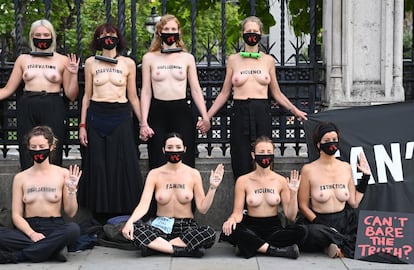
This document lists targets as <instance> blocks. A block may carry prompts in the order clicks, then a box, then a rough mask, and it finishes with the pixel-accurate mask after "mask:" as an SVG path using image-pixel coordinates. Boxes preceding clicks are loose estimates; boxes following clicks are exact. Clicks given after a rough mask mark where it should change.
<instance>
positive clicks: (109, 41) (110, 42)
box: [98, 36, 119, 50]
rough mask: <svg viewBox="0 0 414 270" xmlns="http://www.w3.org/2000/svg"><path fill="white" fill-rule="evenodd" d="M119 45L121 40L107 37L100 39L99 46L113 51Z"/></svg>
mask: <svg viewBox="0 0 414 270" xmlns="http://www.w3.org/2000/svg"><path fill="white" fill-rule="evenodd" d="M118 43H119V39H118V38H117V37H111V36H107V37H101V38H98V44H99V46H100V47H101V48H102V49H105V50H112V49H113V48H115V47H116V46H117V45H118Z"/></svg>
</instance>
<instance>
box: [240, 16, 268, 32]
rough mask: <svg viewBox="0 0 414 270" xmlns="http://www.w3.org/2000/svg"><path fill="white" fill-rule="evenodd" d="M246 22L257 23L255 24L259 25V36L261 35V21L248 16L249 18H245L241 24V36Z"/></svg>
mask: <svg viewBox="0 0 414 270" xmlns="http://www.w3.org/2000/svg"><path fill="white" fill-rule="evenodd" d="M248 22H254V23H257V24H258V25H259V28H260V34H263V23H262V21H261V20H260V19H259V18H258V17H256V16H250V17H247V18H245V19H244V20H243V21H242V22H241V32H242V34H243V32H244V27H245V26H246V23H248Z"/></svg>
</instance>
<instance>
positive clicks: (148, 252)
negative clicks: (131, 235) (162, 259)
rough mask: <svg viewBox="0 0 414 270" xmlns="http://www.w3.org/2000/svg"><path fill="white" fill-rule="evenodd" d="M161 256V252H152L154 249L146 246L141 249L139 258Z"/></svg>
mask: <svg viewBox="0 0 414 270" xmlns="http://www.w3.org/2000/svg"><path fill="white" fill-rule="evenodd" d="M163 254H164V253H162V252H161V251H158V250H154V249H152V248H149V247H146V246H142V247H141V256H142V257H148V256H153V255H163Z"/></svg>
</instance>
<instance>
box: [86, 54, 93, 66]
mask: <svg viewBox="0 0 414 270" xmlns="http://www.w3.org/2000/svg"><path fill="white" fill-rule="evenodd" d="M94 61H95V56H89V57H88V58H86V60H85V65H92V63H94Z"/></svg>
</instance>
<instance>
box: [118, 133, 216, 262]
mask: <svg viewBox="0 0 414 270" xmlns="http://www.w3.org/2000/svg"><path fill="white" fill-rule="evenodd" d="M163 152H164V154H165V157H166V160H167V163H166V164H165V165H162V166H161V167H158V168H155V169H152V170H151V171H150V172H149V173H148V176H147V179H146V182H145V186H144V191H143V193H142V197H141V200H140V202H139V204H138V206H137V207H136V208H135V210H134V212H133V213H132V215H131V217H130V218H129V220H128V221H127V222H126V224H125V227H124V228H123V230H122V233H123V235H124V237H125V238H127V239H130V240H133V241H134V244H135V245H136V246H138V247H139V248H141V254H142V256H149V255H152V254H157V253H166V254H172V256H175V257H202V256H203V255H204V253H203V251H202V250H201V249H202V248H209V247H211V246H212V245H213V244H214V242H215V238H216V232H215V230H214V229H213V228H211V227H210V226H200V225H199V224H197V222H196V221H195V220H194V215H193V212H192V210H191V201H192V199H193V198H194V199H195V202H196V206H197V209H198V211H199V212H200V213H202V214H205V213H206V212H207V211H208V209H209V208H210V206H211V204H212V202H213V199H214V195H215V193H216V190H217V188H218V186H219V185H220V183H221V181H222V179H223V174H224V166H223V165H222V164H219V165H217V168H216V170H215V171H214V172H213V171H211V175H210V187H209V189H208V192H207V194H205V193H204V190H203V183H202V179H201V175H200V173H199V172H198V171H197V170H196V169H193V168H191V167H190V166H188V165H185V164H184V163H183V162H182V157H183V155H185V152H186V147H185V146H184V142H183V139H182V137H181V135H179V134H177V133H170V134H168V135H167V138H166V140H165V142H164V147H163ZM153 195H155V199H156V201H157V217H156V218H155V219H153V220H152V221H151V222H150V223H148V224H147V223H143V222H141V221H140V219H141V218H142V217H143V216H144V215H145V214H146V213H147V211H148V209H149V207H150V203H151V199H152V196H153Z"/></svg>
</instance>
